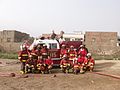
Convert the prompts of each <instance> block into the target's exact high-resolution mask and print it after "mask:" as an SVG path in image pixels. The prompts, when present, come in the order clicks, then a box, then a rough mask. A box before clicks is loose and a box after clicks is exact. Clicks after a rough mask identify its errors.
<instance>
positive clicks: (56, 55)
mask: <svg viewBox="0 0 120 90" xmlns="http://www.w3.org/2000/svg"><path fill="white" fill-rule="evenodd" d="M38 44H42V45H44V44H45V45H47V48H48V50H49V53H50V56H51V58H52V60H53V65H54V66H59V65H60V61H61V59H60V48H61V46H62V45H63V44H64V45H66V46H67V48H69V47H70V46H71V45H73V46H74V47H75V48H76V50H77V49H79V46H80V45H81V44H82V42H81V41H63V42H62V43H61V44H59V42H58V41H57V40H55V39H54V40H53V39H43V40H41V39H35V40H34V42H33V43H32V44H31V45H30V47H29V49H30V50H32V48H33V47H34V45H38Z"/></svg>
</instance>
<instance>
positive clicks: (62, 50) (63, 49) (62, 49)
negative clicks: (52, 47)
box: [60, 44, 68, 58]
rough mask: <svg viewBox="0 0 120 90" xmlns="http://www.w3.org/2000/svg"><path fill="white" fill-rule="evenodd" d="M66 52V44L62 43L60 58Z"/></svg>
mask: <svg viewBox="0 0 120 90" xmlns="http://www.w3.org/2000/svg"><path fill="white" fill-rule="evenodd" d="M67 53H68V50H67V49H66V45H64V44H63V45H62V46H61V50H60V58H62V57H63V56H64V55H65V54H67Z"/></svg>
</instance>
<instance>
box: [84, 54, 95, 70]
mask: <svg viewBox="0 0 120 90" xmlns="http://www.w3.org/2000/svg"><path fill="white" fill-rule="evenodd" d="M94 65H95V61H94V59H93V58H92V56H91V53H88V54H87V59H85V60H84V69H85V71H90V72H92V71H93V69H94Z"/></svg>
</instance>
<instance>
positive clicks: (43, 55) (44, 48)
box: [41, 45, 48, 59]
mask: <svg viewBox="0 0 120 90" xmlns="http://www.w3.org/2000/svg"><path fill="white" fill-rule="evenodd" d="M41 54H42V57H43V59H46V58H47V57H48V49H47V46H46V45H43V48H42V49H41Z"/></svg>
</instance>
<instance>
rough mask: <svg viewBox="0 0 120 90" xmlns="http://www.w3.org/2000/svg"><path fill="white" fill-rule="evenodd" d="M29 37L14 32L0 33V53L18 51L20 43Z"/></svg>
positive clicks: (5, 31) (4, 31)
mask: <svg viewBox="0 0 120 90" xmlns="http://www.w3.org/2000/svg"><path fill="white" fill-rule="evenodd" d="M29 37H30V36H29V34H26V33H22V32H19V31H16V30H3V31H0V51H4V52H11V51H12V52H16V51H18V50H19V47H20V45H21V43H22V42H23V41H24V40H27V39H29Z"/></svg>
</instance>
